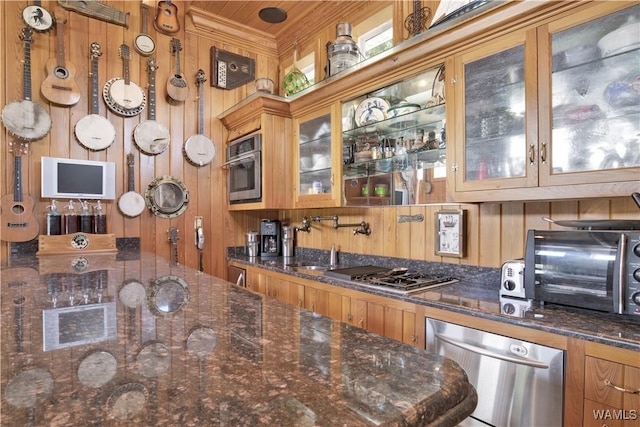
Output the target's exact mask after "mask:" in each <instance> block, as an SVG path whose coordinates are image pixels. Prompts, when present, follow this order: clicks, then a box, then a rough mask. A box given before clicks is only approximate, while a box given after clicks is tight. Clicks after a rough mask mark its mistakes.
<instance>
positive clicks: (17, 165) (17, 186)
mask: <svg viewBox="0 0 640 427" xmlns="http://www.w3.org/2000/svg"><path fill="white" fill-rule="evenodd" d="M13 171H14V172H13V174H14V176H13V201H14V202H22V201H23V198H22V156H18V155H14V157H13Z"/></svg>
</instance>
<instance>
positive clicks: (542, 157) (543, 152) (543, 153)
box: [540, 142, 547, 163]
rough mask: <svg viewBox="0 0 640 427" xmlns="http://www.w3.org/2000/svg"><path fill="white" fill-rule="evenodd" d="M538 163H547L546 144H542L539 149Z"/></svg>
mask: <svg viewBox="0 0 640 427" xmlns="http://www.w3.org/2000/svg"><path fill="white" fill-rule="evenodd" d="M540 162H542V163H547V143H546V142H543V143H542V146H541V147H540Z"/></svg>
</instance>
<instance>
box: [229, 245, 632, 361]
mask: <svg viewBox="0 0 640 427" xmlns="http://www.w3.org/2000/svg"><path fill="white" fill-rule="evenodd" d="M228 258H229V259H231V260H234V261H238V262H241V263H245V264H247V265H254V266H257V267H261V268H265V269H268V270H272V271H278V272H282V273H286V274H291V275H294V276H297V277H302V278H306V279H313V280H317V281H319V282H322V283H327V284H330V285H334V286H340V287H344V288H349V289H354V290H358V291H362V292H369V293H374V294H378V295H382V296H385V297H390V298H397V299H401V300H405V301H409V302H413V303H416V304H421V305H425V306H430V307H436V308H441V309H445V310H450V311H453V312H456V313H461V314H466V315H470V316H475V317H479V318H485V319H489V320H494V321H498V322H502V323H508V324H512V325H518V326H523V327H527V328H533V329H538V330H542V331H547V332H551V333H556V334H560V335H564V336H570V337H574V338H579V339H584V340H587V341H593V342H598V343H602V344H607V345H612V346H615V347H620V348H626V349H630V350H635V351H640V317H638V316H631V315H617V314H612V313H611V314H610V313H601V312H597V311H591V310H582V309H577V308H572V307H564V306H558V305H551V304H547V305H545V306H539V305H536V304H535V303H533V304H529V305H530V307H528V308H526V309H524V308H522V309H516V310H515V314H514V315H510V314H506V311H505V309H504V304H508V303H511V304H512V305H515V306H516V307H518V306H519V305H527V304H526V301H520V300H515V299H502V300H501V299H500V296H499V289H500V269H497V268H487V267H474V266H468V265H461V264H452V263H433V262H424V261H416V260H403V259H400V258H390V257H377V256H367V255H359V254H349V253H341V254H340V263H339V265H338V267H344V266H352V265H367V264H371V265H380V266H383V267H389V268H393V267H399V266H402V267H407V268H410V269H414V270H416V271H421V272H425V273H432V274H439V275H445V276H446V275H450V276H454V277H457V278H458V279H460V280H459V281H458V282H456V283H454V284H451V285H446V286H441V287H438V288H435V289H433V290H430V291H426V292H421V293H415V294H411V295H398V294H395V293H389V292H385V291H384V290H382V289H380V290H377V289H371V288H368V287H364V286H358V285H357V284H355V283H349V282H346V281H342V280H336V279H333V278H331V277H327V276H324V275H323V272H322V271H318V270H315V271H314V270H311V271H304V270H294V269H292V268H289V267H286V266H285V262H284V259H283V258H281V257H280V258H272V259H268V258H264V259H262V258H260V257H256V258H248V257H246V256H244V252H243V250H242V247H239V248H230V249H229V250H228ZM296 259H297V260H298V261H300V260H307V261H315V262H317V263H319V264H327V265H328V263H329V258H328V251H321V250H314V249H307V248H296ZM290 261H291V260H288V261H287V262H290Z"/></svg>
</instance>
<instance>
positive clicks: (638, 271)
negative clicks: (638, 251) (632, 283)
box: [633, 268, 640, 282]
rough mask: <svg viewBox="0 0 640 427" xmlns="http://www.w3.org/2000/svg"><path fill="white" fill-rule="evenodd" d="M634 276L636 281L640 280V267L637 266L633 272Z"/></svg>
mask: <svg viewBox="0 0 640 427" xmlns="http://www.w3.org/2000/svg"><path fill="white" fill-rule="evenodd" d="M633 278H634V279H635V280H636V282H640V268H636V269H635V270H634V272H633Z"/></svg>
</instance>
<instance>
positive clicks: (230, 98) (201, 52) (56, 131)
mask: <svg viewBox="0 0 640 427" xmlns="http://www.w3.org/2000/svg"><path fill="white" fill-rule="evenodd" d="M145 1H146V0H145ZM30 3H31V2H27V1H5V2H0V22H1V23H2V31H0V54H1V55H2V57H3V58H7V59H6V60H5V61H3V64H2V66H0V81H1V82H2V84H0V103H1V104H2V105H5V104H6V103H8V102H11V101H13V100H17V99H22V90H21V88H22V63H21V60H22V58H23V51H22V43H21V41H20V40H19V39H18V34H19V32H20V30H21V28H22V27H23V26H24V24H23V21H22V19H21V16H22V15H21V13H22V9H23V8H24V7H26V6H27V5H28V4H30ZM102 3H105V4H107V5H110V6H113V7H114V8H116V9H118V10H123V11H127V12H129V13H130V18H129V23H130V26H129V28H128V29H126V28H124V27H121V26H118V25H114V24H109V23H106V22H103V21H99V20H97V19H91V18H88V17H85V16H81V15H79V14H77V13H73V12H70V11H66V10H64V9H62V8H61V7H60V6H59V4H58V2H56V1H53V0H45V1H43V2H42V5H43V6H44V7H45V8H47V9H48V10H49V11H50V12H51V13H52V14H55V15H56V16H62V17H64V18H66V19H67V25H66V33H65V35H64V38H65V48H66V58H67V61H68V62H70V63H72V64H73V65H75V68H76V70H77V71H76V75H75V80H76V82H77V84H78V85H79V86H80V88H81V92H82V96H81V100H80V102H79V103H78V104H77V105H75V106H73V107H56V106H52V105H49V104H47V103H46V101H44V100H43V99H42V97H41V96H40V93H39V87H40V84H41V83H42V81H43V80H44V79H45V78H46V72H45V63H46V61H47V60H48V59H49V58H51V57H53V56H54V55H55V48H56V32H55V30H51V31H49V32H46V33H36V34H35V35H34V43H33V45H32V85H33V89H34V90H33V94H34V101H36V102H39V103H40V104H42V105H43V106H44V107H45V108H46V109H47V110H48V111H49V113H50V115H51V117H52V120H53V127H52V129H51V132H50V134H49V135H48V136H46V137H45V138H43V139H42V140H39V141H36V142H34V143H32V144H31V145H30V151H29V153H28V155H27V156H25V158H24V161H23V180H24V182H23V186H24V192H25V194H30V195H31V196H33V197H34V199H35V200H36V208H35V214H36V215H37V216H38V219H39V221H40V226H41V229H43V227H44V213H45V208H46V205H47V204H49V200H41V199H40V196H39V195H40V157H41V156H53V157H67V158H78V159H91V160H106V161H113V162H116V163H117V164H118V168H117V177H116V195H117V196H119V195H120V194H122V193H124V192H125V191H127V170H126V155H127V154H128V153H130V152H132V153H134V155H135V165H136V170H135V187H136V189H137V191H139V192H141V193H144V191H145V189H146V187H147V185H148V184H149V183H150V182H151V181H152V180H153V179H155V178H156V177H158V176H161V175H172V176H175V177H176V178H178V179H180V180H181V181H182V182H184V184H185V185H186V187H187V188H188V189H189V192H190V202H189V206H188V209H187V210H186V212H185V213H184V214H182V215H181V216H179V217H177V218H174V219H163V218H159V217H156V216H154V215H153V214H151V213H150V211H145V212H144V213H143V214H142V215H141V216H139V217H137V218H127V217H125V216H123V215H122V214H120V212H119V211H118V208H117V204H116V201H110V202H107V203H105V207H106V213H107V215H108V216H109V221H108V231H109V232H110V233H114V234H115V235H116V237H140V239H141V245H142V248H143V250H148V251H152V252H156V253H159V254H162V255H164V256H166V257H169V256H170V245H169V241H168V237H167V230H168V228H169V227H176V228H178V230H179V237H180V238H181V240H180V241H179V246H178V257H179V261H180V262H181V263H184V264H187V265H190V266H193V267H195V266H197V256H196V248H195V245H194V238H193V224H194V217H195V216H203V217H204V227H205V237H206V244H205V271H207V272H209V273H212V274H214V275H217V276H220V277H224V276H225V275H226V267H225V266H226V261H225V256H224V255H225V253H226V247H227V246H236V245H243V244H244V239H245V232H246V231H248V230H258V229H259V222H260V219H262V218H279V219H281V220H282V221H283V222H290V223H292V224H293V225H298V224H300V222H301V220H302V217H303V216H314V215H334V214H337V215H339V217H340V222H341V223H358V222H360V221H362V220H364V221H366V222H368V223H369V224H370V226H371V229H372V234H371V236H362V235H357V236H354V235H353V233H352V228H340V229H338V230H334V229H333V228H332V227H331V223H330V222H322V223H314V224H313V231H312V232H311V233H309V234H306V233H300V234H299V235H298V236H297V242H296V244H297V245H299V246H303V247H313V248H320V249H329V248H330V246H331V244H332V243H336V244H337V246H338V248H339V249H340V250H343V251H348V252H359V253H365V254H375V255H389V256H397V257H406V258H411V259H423V260H433V261H442V262H455V263H458V262H460V263H465V264H473V265H482V266H494V267H498V266H500V265H501V263H502V261H504V260H506V259H510V258H513V257H518V256H521V255H522V249H523V245H524V238H525V235H526V230H527V229H529V228H550V227H554V226H551V225H550V224H548V223H546V222H544V221H543V220H542V219H541V217H542V216H550V217H552V218H555V219H577V218H580V219H584V218H598V219H601V218H618V219H624V218H634V219H637V218H638V212H639V211H638V208H637V207H636V206H635V204H634V203H633V201H632V200H631V198H630V197H629V198H612V199H593V200H582V201H579V200H572V201H561V202H550V203H548V202H531V203H521V202H518V203H491V202H488V203H482V204H473V205H471V204H470V205H463V206H462V207H463V208H464V209H466V210H467V211H468V214H469V220H468V231H467V242H468V251H467V257H465V258H463V259H457V258H441V257H437V256H435V255H434V250H433V245H434V243H433V242H434V226H433V213H434V212H435V211H436V210H438V209H440V208H441V206H416V207H398V208H392V207H387V208H371V209H366V208H358V209H356V208H336V209H315V210H286V211H263V212H247V213H244V212H236V213H229V212H227V210H226V201H225V192H226V181H225V176H224V171H223V169H222V168H221V164H222V162H223V158H224V148H225V140H226V131H225V129H224V127H223V126H222V124H221V123H220V121H219V120H218V119H217V118H216V116H217V115H218V114H220V113H221V112H223V111H224V110H226V109H227V108H230V107H231V106H233V105H235V104H236V103H237V102H239V101H240V100H242V99H244V98H245V97H246V96H247V95H249V94H251V93H252V92H253V91H254V87H253V85H252V84H247V85H245V86H242V87H240V88H238V89H235V90H223V89H218V88H214V87H211V86H210V85H209V81H208V82H207V83H205V86H204V98H205V99H204V110H205V123H204V133H205V134H206V135H207V136H209V137H210V138H211V139H212V140H213V141H214V143H215V146H216V150H217V154H216V157H215V159H214V161H213V162H212V163H211V164H210V165H208V166H205V167H195V166H193V165H191V164H190V163H189V162H187V161H186V160H185V158H184V156H183V152H182V146H183V142H184V141H185V140H186V139H187V138H188V137H189V136H191V135H193V134H195V133H197V130H198V123H197V111H198V110H197V108H198V100H197V98H196V94H197V91H196V89H197V88H196V86H195V74H196V72H197V70H198V69H199V68H202V69H203V70H204V71H205V73H206V76H207V79H209V80H211V78H212V76H211V75H210V72H211V70H210V49H211V47H212V46H215V47H218V48H221V49H225V50H228V51H231V52H234V53H238V54H241V55H244V56H249V57H252V58H254V59H255V60H256V75H259V76H268V77H271V78H272V79H274V81H276V82H278V76H279V73H281V70H280V68H279V59H278V57H280V58H282V57H283V56H284V57H286V56H288V55H290V53H287V52H278V51H277V50H275V49H269V48H268V47H266V48H265V46H268V45H269V44H263V45H258V44H254V45H252V44H251V43H248V42H246V41H244V42H243V41H242V40H234V39H233V38H229V37H220V36H219V33H216V32H214V31H207V30H206V29H204V30H203V28H202V27H200V28H195V27H194V25H193V23H192V21H191V18H190V17H189V16H185V12H186V11H185V10H184V9H185V7H183V6H184V5H183V4H182V2H180V1H177V2H174V3H175V4H176V5H177V6H178V10H179V16H180V22H181V24H182V25H181V31H180V32H179V33H178V34H177V35H176V36H175V37H177V38H178V39H180V40H181V43H182V46H183V51H182V53H181V55H182V56H181V64H182V71H183V73H184V75H185V77H186V78H187V80H188V81H189V83H190V96H189V98H188V99H187V100H186V101H185V102H184V103H182V104H171V103H169V102H167V101H166V99H165V98H166V88H165V85H166V81H167V79H168V78H169V76H170V75H171V74H172V72H173V67H174V62H173V59H172V56H171V53H170V44H169V43H170V40H171V37H170V36H167V35H164V34H159V33H157V32H156V31H155V30H154V29H153V27H152V25H151V20H152V18H153V16H154V14H155V13H154V11H153V9H154V8H155V4H156V2H149V3H148V4H149V6H150V8H151V9H150V12H151V13H150V15H149V19H148V28H147V29H146V32H147V33H149V34H151V35H152V37H153V38H154V40H155V41H156V45H157V50H156V53H155V55H154V56H155V57H156V60H157V63H158V65H159V67H160V68H159V69H158V71H157V73H156V82H157V88H156V89H157V111H156V120H157V121H158V122H160V123H162V124H164V125H165V126H166V127H167V128H168V129H169V131H170V133H171V144H170V147H169V149H168V150H167V151H165V152H163V153H161V154H159V155H157V156H148V155H146V154H143V153H142V152H140V151H139V150H138V149H137V148H136V146H135V144H134V142H133V139H132V133H133V130H134V129H135V126H136V125H137V124H138V123H139V122H140V121H141V120H145V119H146V118H147V111H146V110H145V111H143V112H142V114H141V115H140V116H136V117H130V118H123V117H120V116H118V115H116V114H114V113H112V112H111V111H110V110H108V109H107V108H106V106H105V104H104V102H102V101H101V103H100V113H101V114H102V115H104V116H106V117H107V118H108V119H109V120H111V121H112V123H113V124H114V126H115V127H116V130H117V136H116V141H115V143H114V144H113V145H112V146H110V147H109V148H108V149H106V150H103V151H99V152H90V151H88V150H86V149H85V148H83V147H82V146H81V145H80V144H79V143H78V142H77V141H76V139H75V136H74V126H75V123H77V122H78V120H80V119H81V118H82V117H84V116H85V115H86V114H88V111H89V106H88V102H89V99H88V96H89V67H90V62H89V46H90V44H91V43H92V42H94V41H97V42H98V43H100V44H101V46H102V51H103V55H102V57H101V58H100V61H99V67H100V68H99V80H100V87H102V85H104V83H105V82H107V81H108V80H109V79H111V78H113V77H120V76H122V74H123V71H122V70H123V64H122V60H121V58H120V57H119V56H118V47H119V46H120V45H121V44H122V43H123V42H124V43H126V44H127V45H129V46H130V47H132V46H133V45H132V43H133V39H134V37H135V36H136V35H137V34H138V33H139V32H141V29H140V21H141V12H140V3H139V2H134V1H103V2H102ZM334 27H335V24H333V23H332V24H331V25H328V26H327V29H326V31H323V34H327V37H333V35H334V33H333V31H334V30H335V28H334ZM329 35H331V36H329ZM265 37H266V38H268V35H265ZM269 42H270V43H271V44H275V41H274V40H269ZM146 63H147V58H144V57H142V56H140V55H138V54H137V53H135V51H133V50H132V60H131V63H130V65H131V80H132V81H133V82H135V83H137V84H138V85H140V86H141V87H143V88H146V85H147V81H148V73H147V69H146ZM276 84H277V83H276ZM0 135H2V143H1V144H0V176H1V178H2V182H1V183H0V191H2V194H8V193H11V192H12V185H13V173H14V171H13V166H12V165H13V160H12V158H13V156H12V154H11V153H10V152H9V151H8V142H9V141H11V137H10V136H9V135H8V133H7V132H6V130H5V129H4V128H3V129H2V133H0ZM456 206H457V205H454V207H456ZM448 207H451V206H448ZM417 213H422V214H423V215H424V217H425V220H424V221H423V222H420V223H398V222H397V216H398V215H400V214H411V215H413V214H417ZM7 248H8V246H7V243H5V242H3V243H2V246H1V247H0V249H1V255H2V257H3V258H4V257H6V254H7Z"/></svg>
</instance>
